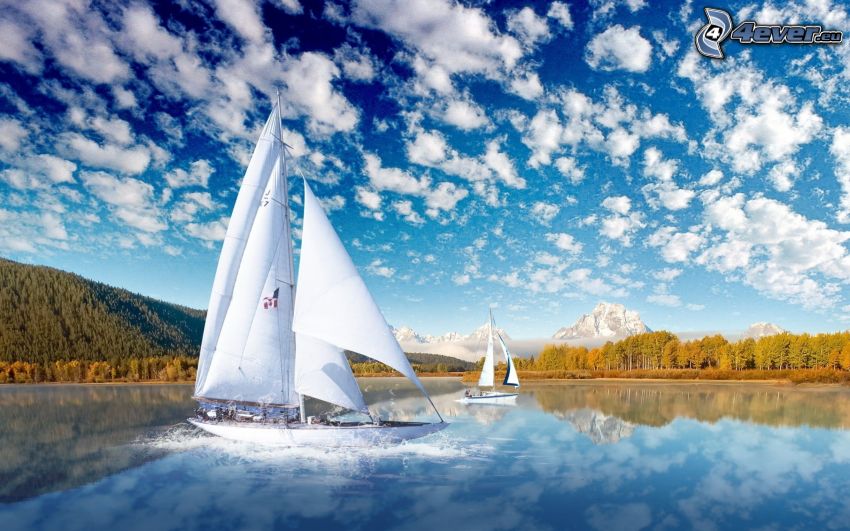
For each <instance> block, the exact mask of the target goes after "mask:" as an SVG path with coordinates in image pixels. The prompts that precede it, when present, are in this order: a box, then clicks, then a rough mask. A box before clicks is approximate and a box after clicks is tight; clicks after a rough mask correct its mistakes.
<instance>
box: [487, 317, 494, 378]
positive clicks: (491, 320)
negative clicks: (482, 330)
mask: <svg viewBox="0 0 850 531" xmlns="http://www.w3.org/2000/svg"><path fill="white" fill-rule="evenodd" d="M487 311H488V312H490V321H489V322H488V323H487V331H488V332H489V334H490V343H491V344H492V342H493V307H492V306H489V305H488V306H487ZM492 358H493V359H492V360H490V361H492V362H493V385H492V390H493V391H495V390H496V356H492Z"/></svg>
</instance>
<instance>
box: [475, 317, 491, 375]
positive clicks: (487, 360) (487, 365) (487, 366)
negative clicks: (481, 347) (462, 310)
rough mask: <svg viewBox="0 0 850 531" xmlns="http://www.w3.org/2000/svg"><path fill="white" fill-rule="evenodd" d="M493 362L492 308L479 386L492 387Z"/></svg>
mask: <svg viewBox="0 0 850 531" xmlns="http://www.w3.org/2000/svg"><path fill="white" fill-rule="evenodd" d="M493 363H494V360H493V310H490V321H489V322H488V323H487V355H486V356H484V365H482V366H481V376H480V377H479V378H478V386H479V387H485V386H490V387H493V385H494V382H493Z"/></svg>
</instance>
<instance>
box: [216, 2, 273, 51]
mask: <svg viewBox="0 0 850 531" xmlns="http://www.w3.org/2000/svg"><path fill="white" fill-rule="evenodd" d="M258 7H259V5H258V4H256V3H255V2H253V1H252V0H215V9H216V13H217V14H218V17H219V18H220V19H221V20H223V21H224V22H226V23H227V24H228V25H229V26H230V27H232V28H233V29H234V30H236V33H238V34H239V35H241V36H242V38H244V39H245V40H248V41H250V42H253V43H261V42H263V38H264V36H265V30H266V27H265V26H264V25H263V21H262V20H261V19H260V13H259V10H258Z"/></svg>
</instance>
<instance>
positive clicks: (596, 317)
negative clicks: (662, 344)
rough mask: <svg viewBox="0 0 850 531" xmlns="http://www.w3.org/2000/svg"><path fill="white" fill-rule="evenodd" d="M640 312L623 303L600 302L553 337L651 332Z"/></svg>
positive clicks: (608, 335)
mask: <svg viewBox="0 0 850 531" xmlns="http://www.w3.org/2000/svg"><path fill="white" fill-rule="evenodd" d="M649 331H650V330H649V328H647V326H646V325H645V324H644V323H643V321H641V319H640V314H639V313H638V312H636V311H634V310H627V309H626V307H625V306H623V305H622V304H611V303H607V302H600V303H599V304H597V305H596V307H595V308H594V309H593V311H592V312H591V313H588V314H585V315H582V316H581V317H580V318H579V320H578V321H576V322H575V324H574V325H572V326H565V327H563V328H561V329H560V330H558V331H557V332H555V334H554V335H553V336H552V338H553V339H579V338H582V339H585V338H593V337H625V336H632V335H635V334H642V333H644V332H649Z"/></svg>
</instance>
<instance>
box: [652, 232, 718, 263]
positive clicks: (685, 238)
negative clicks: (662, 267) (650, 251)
mask: <svg viewBox="0 0 850 531" xmlns="http://www.w3.org/2000/svg"><path fill="white" fill-rule="evenodd" d="M704 242H705V239H704V238H703V237H702V236H701V235H699V234H696V233H693V232H677V231H676V229H675V228H673V227H661V228H660V229H658V230H656V231H655V232H654V233H653V234H652V235H650V237H649V239H648V240H647V244H648V245H649V246H650V247H660V248H661V256H662V258H664V261H665V262H669V263H674V262H687V261H688V260H689V259H690V255H691V253H692V252H694V251H696V250H697V249H699V248H700V246H701V245H702V244H703V243H704Z"/></svg>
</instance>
